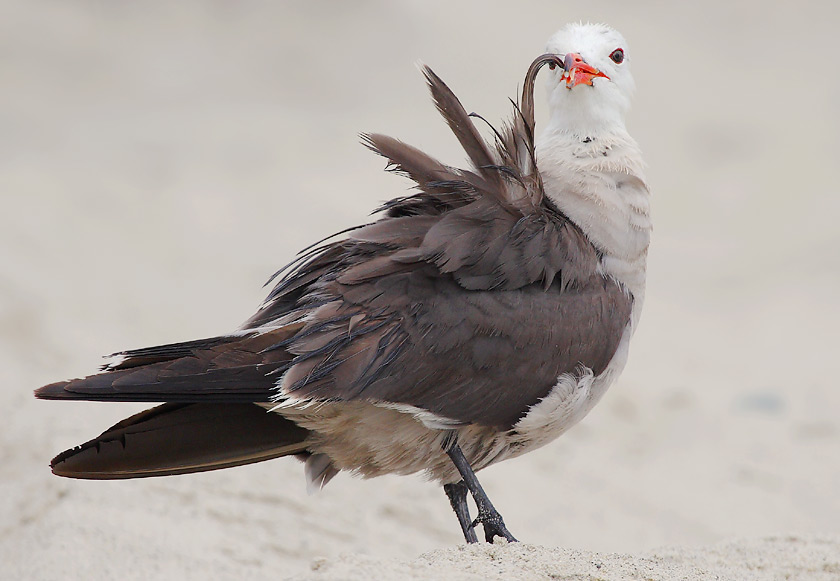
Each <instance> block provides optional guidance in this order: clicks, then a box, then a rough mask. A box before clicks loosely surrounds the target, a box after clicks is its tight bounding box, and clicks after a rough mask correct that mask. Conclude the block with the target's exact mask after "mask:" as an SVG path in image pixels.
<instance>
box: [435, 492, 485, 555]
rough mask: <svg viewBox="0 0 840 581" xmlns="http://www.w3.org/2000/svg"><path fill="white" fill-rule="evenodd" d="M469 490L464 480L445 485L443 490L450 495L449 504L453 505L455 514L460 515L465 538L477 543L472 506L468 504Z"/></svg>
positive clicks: (469, 541) (459, 519) (459, 518)
mask: <svg viewBox="0 0 840 581" xmlns="http://www.w3.org/2000/svg"><path fill="white" fill-rule="evenodd" d="M468 490H469V489H468V488H467V485H466V484H464V481H463V480H461V481H459V482H456V483H454V484H444V485H443V491H444V492H446V496H448V497H449V504H451V505H452V510H454V511H455V516H457V517H458V522H459V523H461V530H462V531H464V538H465V539H466V540H467V542H468V543H477V542H478V537H477V536H475V526H474V525H473V523H472V521H471V520H470V507H469V506H467V492H468Z"/></svg>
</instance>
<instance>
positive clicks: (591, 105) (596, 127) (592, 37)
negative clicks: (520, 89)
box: [546, 23, 635, 137]
mask: <svg viewBox="0 0 840 581" xmlns="http://www.w3.org/2000/svg"><path fill="white" fill-rule="evenodd" d="M546 52H550V53H554V54H558V55H560V56H561V58H563V59H564V61H565V63H566V67H565V69H566V70H563V69H561V68H560V67H554V69H553V70H551V71H549V74H548V83H547V85H548V104H549V111H550V117H551V118H550V120H549V123H548V127H547V128H546V131H547V132H557V131H564V132H569V133H573V134H575V135H578V136H580V137H589V136H594V135H598V134H603V133H608V132H613V131H616V130H621V131H623V130H624V116H625V114H626V113H627V110H628V109H629V108H630V96H631V95H632V93H633V89H634V87H635V84H634V82H633V77H632V76H631V75H630V69H629V61H630V52H629V51H628V49H627V42H626V41H625V40H624V37H623V36H621V34H619V33H618V32H617V31H615V30H613V29H612V28H610V27H609V26H607V25H606V24H582V23H573V24H568V25H566V26H565V27H564V28H562V29H560V30H558V31H557V32H556V33H555V34H554V36H552V37H551V38H550V39H549V40H548V45H547V47H546Z"/></svg>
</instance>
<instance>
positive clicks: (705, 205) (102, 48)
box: [0, 0, 840, 580]
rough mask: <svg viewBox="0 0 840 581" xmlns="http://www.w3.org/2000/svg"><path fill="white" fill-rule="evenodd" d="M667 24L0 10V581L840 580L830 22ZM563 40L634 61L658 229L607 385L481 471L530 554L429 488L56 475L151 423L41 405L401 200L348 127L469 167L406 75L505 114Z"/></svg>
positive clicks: (244, 313)
mask: <svg viewBox="0 0 840 581" xmlns="http://www.w3.org/2000/svg"><path fill="white" fill-rule="evenodd" d="M684 4H685V3H672V4H663V3H658V2H634V3H603V5H598V6H593V5H592V3H590V2H572V1H570V2H563V3H559V2H547V1H546V2H533V3H523V4H522V5H521V6H522V7H521V8H516V9H514V8H513V4H512V3H510V2H507V3H502V2H466V3H453V2H437V1H423V2H416V1H407V0H404V1H399V2H388V3H375V2H364V3H341V4H340V3H317V2H311V3H303V2H299V3H297V2H296V3H291V2H290V3H277V2H264V3H258V2H254V3H248V4H247V5H246V4H240V3H233V2H204V3H198V2H178V3H169V2H163V1H159V2H143V3H135V4H129V3H104V2H75V3H69V2H65V3H57V2H38V1H34V2H8V1H7V2H2V13H3V17H2V18H0V208H1V209H0V386H1V389H0V405H2V409H3V410H4V411H5V417H4V421H3V422H2V424H0V578H3V579H58V578H76V579H94V580H96V579H103V580H104V579H114V578H121V579H149V578H158V579H246V578H247V579H267V578H272V579H276V578H281V579H282V578H306V579H310V578H311V579H356V578H358V579H363V578H364V579H369V578H392V579H400V578H405V579H411V578H448V579H478V578H492V577H506V578H523V579H541V578H566V577H568V578H576V579H589V578H593V579H673V578H682V579H717V578H719V579H786V578H795V579H838V578H840V556H838V555H840V524H838V523H840V495H838V493H837V492H838V490H840V454H838V452H840V413H838V411H840V389H838V386H837V381H836V379H835V378H834V374H833V372H834V370H835V368H836V362H837V352H838V347H839V346H840V345H838V336H837V330H838V328H840V309H838V300H837V296H838V295H837V291H836V288H837V286H838V284H840V252H838V250H837V248H838V245H840V229H838V227H837V224H838V218H840V187H838V185H837V183H838V182H837V179H836V166H837V152H838V151H840V107H838V103H840V75H838V73H837V67H836V66H835V64H834V62H833V59H834V57H835V56H836V54H837V49H836V33H835V28H834V26H835V24H836V23H837V22H838V9H837V8H836V7H831V3H828V2H797V3H795V5H791V6H789V7H787V6H784V5H769V4H767V3H763V2H732V1H729V2H723V1H710V2H705V3H701V4H702V6H701V4H696V5H695V6H692V7H689V6H688V5H687V4H685V5H684ZM517 6H520V5H519V4H517ZM577 19H584V20H594V21H607V22H610V23H611V24H613V25H614V26H615V27H617V28H618V29H620V30H621V31H622V32H623V33H624V34H625V36H626V37H628V39H629V40H630V43H631V51H632V52H631V53H630V54H631V58H632V60H633V63H632V66H633V69H634V74H635V77H636V81H637V84H638V87H639V88H638V92H637V95H636V98H635V104H634V109H633V111H632V112H631V115H630V119H629V122H628V124H629V127H630V129H631V131H632V133H633V134H634V136H635V137H636V138H637V139H638V141H639V142H640V143H641V145H642V147H643V149H644V151H645V154H646V159H647V161H648V164H649V178H650V182H651V183H652V186H653V188H654V195H655V199H654V203H655V208H654V209H655V219H656V232H655V239H654V247H653V250H652V253H651V257H650V277H649V290H648V297H647V305H646V308H645V313H644V315H643V318H642V325H641V328H640V329H639V331H638V333H637V335H636V337H635V340H634V344H633V346H632V349H631V357H630V363H629V365H628V367H627V370H626V371H625V373H624V375H623V377H622V378H621V380H620V381H619V383H618V384H617V385H616V386H614V387H613V389H612V390H611V392H610V393H608V394H607V396H606V397H605V399H604V400H603V402H602V403H601V404H600V405H599V406H598V407H597V408H596V409H595V411H594V412H593V413H592V414H591V415H590V416H589V417H588V418H587V419H586V420H585V421H584V422H583V423H582V424H581V425H580V426H578V427H577V428H575V429H574V430H572V431H571V432H570V433H569V434H568V435H566V436H564V437H563V438H561V439H560V440H559V441H557V442H555V443H554V444H552V445H550V446H547V447H546V448H544V449H542V450H539V451H537V452H534V453H532V454H530V455H528V456H526V457H524V458H521V459H517V460H513V461H510V462H508V463H503V464H501V465H498V466H495V467H492V468H490V469H488V470H486V471H484V472H482V473H481V475H480V476H481V478H482V481H483V483H484V485H485V487H486V488H487V489H488V492H489V494H490V495H491V497H492V498H493V500H494V502H495V503H496V505H497V506H498V507H499V508H500V510H501V511H502V512H503V514H504V515H505V518H506V520H507V523H508V525H509V526H510V528H511V530H512V531H513V532H514V533H515V534H516V535H517V536H518V537H519V538H520V539H522V540H523V541H525V543H522V544H520V545H515V546H488V545H484V546H480V547H469V548H466V547H464V546H460V545H459V543H460V542H462V541H461V540H460V538H459V537H460V533H459V532H458V527H457V525H456V522H455V519H454V517H453V516H452V514H451V511H450V509H449V506H448V503H447V501H446V498H445V497H444V495H443V493H442V491H441V490H440V489H439V488H438V487H436V486H434V485H432V484H429V483H426V482H424V481H422V480H421V479H419V478H381V479H378V480H374V481H362V480H359V479H354V478H351V477H348V476H344V475H342V476H339V477H338V478H336V479H335V480H334V481H333V482H332V483H330V485H329V486H328V487H327V488H326V489H325V490H324V491H323V492H322V493H321V494H318V495H316V496H312V497H308V496H307V495H306V492H305V487H304V482H303V475H302V467H301V466H300V465H299V464H298V463H297V462H296V461H293V460H283V461H275V462H269V463H264V464H261V465H254V466H249V467H244V468H240V469H236V470H228V471H220V472H217V473H207V474H201V475H192V476H184V477H178V478H169V479H160V480H157V479H152V480H147V481H126V482H110V483H109V482H76V481H67V480H62V479H59V478H56V477H54V476H52V475H51V474H50V472H49V469H48V462H49V459H50V458H51V457H52V456H53V455H54V454H55V453H56V452H58V451H61V450H63V449H65V448H67V447H69V446H71V445H74V444H76V443H79V442H81V441H83V440H85V439H87V438H88V437H90V436H92V435H95V434H97V433H99V432H100V431H101V430H102V429H104V428H105V427H107V426H109V425H111V424H112V423H114V422H116V421H117V420H119V419H121V418H123V417H125V416H126V415H128V414H130V413H132V412H134V411H136V410H137V409H139V408H140V407H141V406H134V405H129V404H125V405H101V404H93V403H77V404H56V403H51V402H40V401H36V400H34V399H33V398H32V397H31V390H32V389H34V388H35V387H38V386H40V385H42V384H45V383H48V382H51V381H55V380H58V379H61V378H66V377H74V376H80V375H83V374H86V373H89V372H90V371H92V370H93V369H94V368H95V367H96V365H98V364H99V363H100V359H99V356H100V355H103V354H107V353H110V352H113V351H116V350H119V349H122V348H131V347H141V346H146V345H152V344H158V343H165V342H172V341H178V340H186V339H190V338H195V337H203V336H211V335H214V334H216V333H219V332H224V331H227V330H230V329H233V328H235V327H236V326H237V325H238V324H239V323H240V322H241V321H242V320H244V319H245V318H247V317H248V316H249V315H250V314H251V313H252V312H253V310H254V309H255V308H256V307H257V305H258V304H259V302H260V301H261V299H262V297H263V295H264V293H265V292H266V291H265V289H263V288H261V285H262V283H263V282H265V280H266V278H267V277H268V275H269V274H271V272H273V270H274V269H275V268H276V267H278V266H280V265H282V264H284V263H285V262H287V261H288V260H289V259H290V258H291V257H292V256H293V254H294V252H295V251H296V250H298V249H299V248H302V247H303V246H305V245H307V244H309V243H310V242H312V241H314V240H316V239H318V238H320V237H322V236H325V235H328V234H330V233H332V232H334V231H336V230H339V229H341V228H343V227H345V226H347V225H350V224H354V223H358V222H360V221H362V220H365V217H366V215H367V212H368V211H369V210H370V209H372V208H373V207H375V206H376V205H377V204H378V203H379V202H380V201H382V200H384V199H388V198H390V197H393V196H394V195H400V194H402V193H404V192H405V191H406V187H407V183H406V182H403V181H400V179H399V178H396V177H394V176H389V175H386V174H385V173H384V172H382V171H381V170H382V166H383V164H382V160H381V159H378V158H376V157H375V156H373V155H371V154H370V153H369V152H367V151H366V150H365V149H364V148H363V147H361V146H360V145H358V140H357V137H356V134H357V133H358V132H360V131H381V132H387V133H390V134H392V135H396V136H399V137H400V138H403V139H405V140H407V141H409V142H411V143H413V144H415V145H418V146H420V147H422V148H424V149H426V150H428V151H430V152H433V153H435V154H436V155H438V156H439V157H441V158H443V159H444V160H446V161H448V162H450V163H453V164H457V163H460V162H461V160H462V157H461V156H460V155H459V154H458V152H457V147H456V143H455V140H454V139H453V138H452V137H451V136H450V135H448V134H447V130H446V129H445V127H444V126H443V124H442V123H440V122H439V121H438V120H437V118H436V114H435V111H434V108H433V107H432V106H431V105H430V104H429V102H428V97H427V95H426V92H425V89H424V87H423V83H422V79H421V77H420V75H419V74H418V72H417V70H416V68H415V66H414V65H415V62H416V61H417V60H418V59H422V60H423V61H424V62H426V63H428V64H430V65H432V66H433V67H434V68H435V69H436V71H437V72H438V73H439V74H440V75H441V76H442V77H443V78H444V79H446V80H447V81H448V82H449V83H450V85H451V86H452V87H453V89H454V90H455V91H456V93H457V94H459V96H460V97H461V98H462V100H463V101H464V102H465V104H466V106H467V108H468V109H471V110H475V111H478V112H481V113H482V114H483V115H484V116H485V117H487V118H488V119H491V120H498V119H500V118H501V117H502V116H503V115H506V114H507V111H508V105H507V101H506V99H507V97H509V96H514V95H515V93H516V89H517V86H518V84H519V83H520V82H521V79H522V75H523V74H524V71H525V68H526V67H527V64H528V63H529V62H530V61H531V59H532V58H533V57H534V56H535V55H537V54H538V53H539V52H541V48H542V46H543V43H544V41H545V39H546V38H548V36H549V35H550V34H551V33H552V32H553V31H554V30H555V29H557V28H559V27H560V26H561V25H562V24H563V23H565V22H567V21H569V20H577ZM527 543H533V544H527ZM659 547H678V548H672V549H667V548H666V549H662V548H659Z"/></svg>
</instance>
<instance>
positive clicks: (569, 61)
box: [563, 52, 609, 89]
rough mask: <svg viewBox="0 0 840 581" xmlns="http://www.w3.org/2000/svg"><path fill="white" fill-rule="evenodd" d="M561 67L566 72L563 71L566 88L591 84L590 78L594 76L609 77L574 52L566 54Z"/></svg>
mask: <svg viewBox="0 0 840 581" xmlns="http://www.w3.org/2000/svg"><path fill="white" fill-rule="evenodd" d="M563 68H564V69H566V72H564V73H563V78H564V79H566V88H567V89H572V88H573V87H576V86H578V85H581V84H583V85H589V86H590V87H591V86H592V79H594V78H595V77H604V78H605V79H609V77H608V76H607V75H605V74H604V73H602V72H601V71H599V70H598V69H596V68H595V67H593V66H591V65H588V64H587V63H586V61H585V60H583V57H582V56H580V55H579V54H578V53H576V52H570V53H568V54H567V55H566V59H565V61H564V63H563Z"/></svg>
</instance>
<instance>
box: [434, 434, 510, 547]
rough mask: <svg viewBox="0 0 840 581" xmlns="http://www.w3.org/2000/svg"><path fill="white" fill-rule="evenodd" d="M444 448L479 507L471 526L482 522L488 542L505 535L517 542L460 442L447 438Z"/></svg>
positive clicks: (506, 537)
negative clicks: (476, 474)
mask: <svg viewBox="0 0 840 581" xmlns="http://www.w3.org/2000/svg"><path fill="white" fill-rule="evenodd" d="M444 450H446V453H447V454H448V455H449V458H450V459H451V460H452V463H453V464H455V467H456V468H457V469H458V472H460V473H461V477H462V478H463V479H464V485H465V486H466V487H467V488H468V489H469V491H470V493H472V496H473V499H474V500H475V505H476V506H477V507H478V516H477V517H476V519H475V521H474V522H473V523H472V525H471V526H472V527H475V525H476V524H478V523H481V524H482V526H483V527H484V538H485V540H486V541H487V542H488V543H492V542H493V538H494V537H504V538H505V539H507V540H508V541H509V542H512V543H515V542H516V539H515V538H514V536H513V535H512V534H510V531H508V530H507V527H505V521H504V520H503V519H502V515H500V514H499V511H497V510H496V508H495V507H494V506H493V503H492V502H490V499H489V498H487V494H486V493H485V492H484V489H483V488H481V484H479V482H478V478H476V477H475V472H473V470H472V468H471V467H470V464H469V462H467V459H466V458H465V457H464V453H463V452H462V451H461V448H460V446H458V443H457V442H455V441H454V439H452V440H447V442H446V443H444ZM447 494H448V492H447ZM450 498H451V497H450ZM456 513H457V509H456ZM460 519H461V517H460V515H459V516H458V520H460ZM461 528H463V524H462V525H461ZM464 536H465V537H466V532H465V533H464ZM469 540H470V539H469V538H467V541H469Z"/></svg>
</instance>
